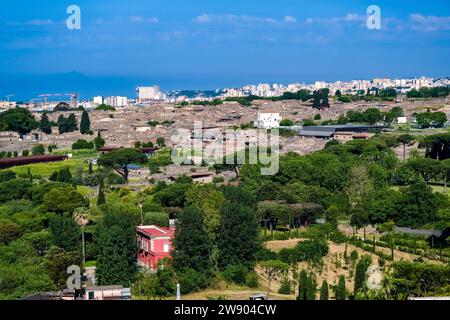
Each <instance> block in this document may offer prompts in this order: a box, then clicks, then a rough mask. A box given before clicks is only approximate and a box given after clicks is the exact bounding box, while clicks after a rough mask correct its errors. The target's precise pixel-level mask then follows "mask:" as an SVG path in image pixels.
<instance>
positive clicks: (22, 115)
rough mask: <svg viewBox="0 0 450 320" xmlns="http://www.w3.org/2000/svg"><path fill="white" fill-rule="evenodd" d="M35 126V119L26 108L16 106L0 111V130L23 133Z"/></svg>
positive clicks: (36, 124)
mask: <svg viewBox="0 0 450 320" xmlns="http://www.w3.org/2000/svg"><path fill="white" fill-rule="evenodd" d="M37 126H38V123H37V121H36V119H35V118H34V116H33V114H32V113H31V112H30V111H29V110H28V109H25V108H20V107H16V108H14V109H10V110H7V111H5V112H2V113H0V131H16V132H18V133H19V134H21V135H24V134H27V133H29V132H30V131H31V130H33V129H36V128H37Z"/></svg>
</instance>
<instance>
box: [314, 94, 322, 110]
mask: <svg viewBox="0 0 450 320" xmlns="http://www.w3.org/2000/svg"><path fill="white" fill-rule="evenodd" d="M320 98H321V97H320V92H319V91H314V93H313V108H314V109H320V107H321V103H320Z"/></svg>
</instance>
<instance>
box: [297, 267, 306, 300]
mask: <svg viewBox="0 0 450 320" xmlns="http://www.w3.org/2000/svg"><path fill="white" fill-rule="evenodd" d="M307 290H308V274H307V273H306V270H302V271H300V274H299V281H298V296H297V300H306V299H307Z"/></svg>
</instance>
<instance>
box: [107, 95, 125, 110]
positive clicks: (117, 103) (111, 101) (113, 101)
mask: <svg viewBox="0 0 450 320" xmlns="http://www.w3.org/2000/svg"><path fill="white" fill-rule="evenodd" d="M105 103H106V104H107V105H110V106H111V107H114V108H116V107H125V106H126V105H128V98H127V97H117V96H113V97H108V98H106V99H105Z"/></svg>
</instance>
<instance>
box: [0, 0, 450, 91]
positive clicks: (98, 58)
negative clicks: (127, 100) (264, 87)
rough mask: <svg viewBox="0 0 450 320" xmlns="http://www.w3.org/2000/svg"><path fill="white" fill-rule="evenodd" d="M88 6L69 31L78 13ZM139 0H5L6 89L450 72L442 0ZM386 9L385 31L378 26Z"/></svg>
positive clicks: (448, 10) (182, 85) (208, 85)
mask: <svg viewBox="0 0 450 320" xmlns="http://www.w3.org/2000/svg"><path fill="white" fill-rule="evenodd" d="M72 4H76V5H78V6H79V7H80V10H81V29H80V30H69V29H68V28H67V27H66V25H65V23H66V19H67V18H68V16H69V15H68V14H67V13H66V9H67V7H68V6H70V5H72ZM192 4H193V3H192V1H179V0H174V1H170V2H163V1H150V2H149V1H143V0H135V1H132V2H131V3H130V4H129V5H127V6H126V7H124V6H123V5H121V4H120V2H119V1H116V0H113V1H108V2H106V1H96V2H95V3H92V2H88V1H83V0H82V1H77V2H76V3H73V1H59V2H58V3H54V2H52V1H40V2H39V4H37V3H34V2H33V1H28V0H24V1H20V3H19V2H17V1H9V0H6V1H4V2H3V8H4V10H2V12H1V13H0V25H1V26H2V28H3V29H4V30H5V31H6V32H2V34H1V35H0V58H1V59H0V75H1V76H2V77H1V78H0V95H1V96H4V95H7V94H17V95H19V94H21V93H20V92H19V91H23V92H25V94H23V97H24V98H25V99H26V98H29V97H34V96H35V95H36V94H41V93H46V92H53V91H57V92H59V91H68V90H70V91H77V92H80V94H81V95H86V96H91V95H96V94H102V95H111V94H121V95H130V93H132V91H133V90H134V87H135V86H136V85H145V84H152V83H157V84H159V85H161V87H162V88H163V89H165V90H170V89H216V88H223V87H241V86H244V85H246V84H249V83H260V82H262V83H264V82H269V83H292V82H314V81H317V80H323V81H328V82H331V81H337V80H342V81H346V80H347V81H348V80H352V79H371V78H375V77H380V78H384V77H389V78H410V77H419V76H429V77H442V76H447V75H448V74H450V66H449V64H448V63H446V62H447V58H448V56H450V54H449V53H450V50H449V49H450V47H449V44H450V41H448V40H449V38H450V37H449V36H450V6H449V4H448V2H446V1H442V0H431V1H428V2H427V3H423V2H422V1H402V0H400V1H386V0H381V1H377V2H376V3H374V2H372V1H355V0H351V1H346V2H345V3H344V4H339V5H336V4H332V3H330V2H328V4H327V3H326V2H325V3H324V2H323V1H322V2H317V1H316V2H314V1H309V0H304V1H293V0H282V1H279V2H277V3H276V4H274V3H261V1H254V0H249V1H245V2H239V1H227V2H224V1H203V2H201V3H198V2H196V3H195V6H194V5H192ZM372 4H375V5H377V6H379V7H380V10H381V29H380V30H369V29H368V28H367V26H366V20H367V12H366V11H367V8H368V7H369V6H370V5H372Z"/></svg>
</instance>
